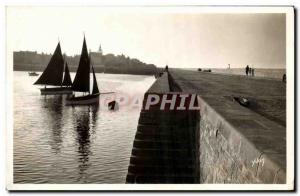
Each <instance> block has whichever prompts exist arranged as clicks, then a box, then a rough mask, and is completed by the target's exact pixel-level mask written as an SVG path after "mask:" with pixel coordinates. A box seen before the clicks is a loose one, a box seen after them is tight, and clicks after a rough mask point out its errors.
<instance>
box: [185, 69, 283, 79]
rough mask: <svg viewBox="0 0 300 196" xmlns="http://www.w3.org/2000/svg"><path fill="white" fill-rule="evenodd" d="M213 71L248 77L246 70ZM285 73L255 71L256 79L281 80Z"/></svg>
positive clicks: (273, 70)
mask: <svg viewBox="0 0 300 196" xmlns="http://www.w3.org/2000/svg"><path fill="white" fill-rule="evenodd" d="M207 69H208V68H207ZM188 70H193V71H197V69H195V68H191V69H188ZM211 70H212V72H214V73H220V74H232V75H246V72H245V69H244V68H231V69H211ZM285 73H286V69H261V68H255V69H254V75H255V77H263V78H273V79H280V80H281V79H282V76H283V74H285Z"/></svg>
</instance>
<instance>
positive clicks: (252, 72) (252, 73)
mask: <svg viewBox="0 0 300 196" xmlns="http://www.w3.org/2000/svg"><path fill="white" fill-rule="evenodd" d="M251 75H252V76H253V77H254V68H253V67H252V69H251Z"/></svg>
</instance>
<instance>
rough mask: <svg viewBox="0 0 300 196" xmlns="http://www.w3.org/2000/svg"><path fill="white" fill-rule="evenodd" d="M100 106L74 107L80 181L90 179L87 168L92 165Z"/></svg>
mask: <svg viewBox="0 0 300 196" xmlns="http://www.w3.org/2000/svg"><path fill="white" fill-rule="evenodd" d="M98 110H99V107H98V106H84V107H78V108H76V107H74V108H73V115H74V117H75V123H74V125H75V130H76V134H77V137H76V140H77V142H78V150H77V152H78V174H79V175H78V178H79V179H78V181H79V182H85V181H86V180H87V179H88V176H87V172H86V170H87V169H88V168H89V167H90V165H91V163H89V158H90V157H89V156H90V155H91V150H90V148H91V135H92V134H93V133H94V132H95V130H94V127H95V126H96V119H97V113H98Z"/></svg>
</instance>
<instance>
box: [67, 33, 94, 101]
mask: <svg viewBox="0 0 300 196" xmlns="http://www.w3.org/2000/svg"><path fill="white" fill-rule="evenodd" d="M91 70H92V73H93V90H92V92H90V72H91ZM72 90H73V91H74V92H82V93H83V95H82V96H75V95H74V94H73V96H71V97H68V98H67V99H66V104H67V105H92V104H99V96H100V92H99V89H98V84H97V79H96V74H95V70H94V67H93V65H91V59H90V57H89V55H88V51H87V46H86V41H85V37H84V39H83V46H82V50H81V56H80V60H79V65H78V69H77V72H76V76H75V79H74V81H73V84H72ZM86 93H88V94H86Z"/></svg>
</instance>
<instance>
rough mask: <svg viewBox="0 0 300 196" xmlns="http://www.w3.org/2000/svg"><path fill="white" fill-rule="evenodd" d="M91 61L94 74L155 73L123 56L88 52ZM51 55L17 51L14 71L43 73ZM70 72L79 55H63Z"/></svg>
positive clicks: (144, 65) (139, 62)
mask: <svg viewBox="0 0 300 196" xmlns="http://www.w3.org/2000/svg"><path fill="white" fill-rule="evenodd" d="M90 55H91V61H92V64H93V66H94V68H95V71H96V72H105V73H118V74H138V75H154V74H155V73H156V72H157V69H156V66H155V65H153V64H146V63H144V62H141V61H140V60H138V59H134V58H133V59H131V58H129V57H126V56H125V55H117V56H115V55H114V54H105V55H103V54H102V53H100V52H90ZM51 56H52V55H51V54H45V53H41V54H39V53H37V52H32V51H18V52H14V54H13V63H14V71H43V70H44V69H45V68H46V66H47V64H48V62H49V60H50V58H51ZM64 56H65V58H66V60H67V63H68V66H69V68H70V71H72V72H75V71H76V70H77V67H78V63H79V58H80V55H74V56H66V55H64Z"/></svg>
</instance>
